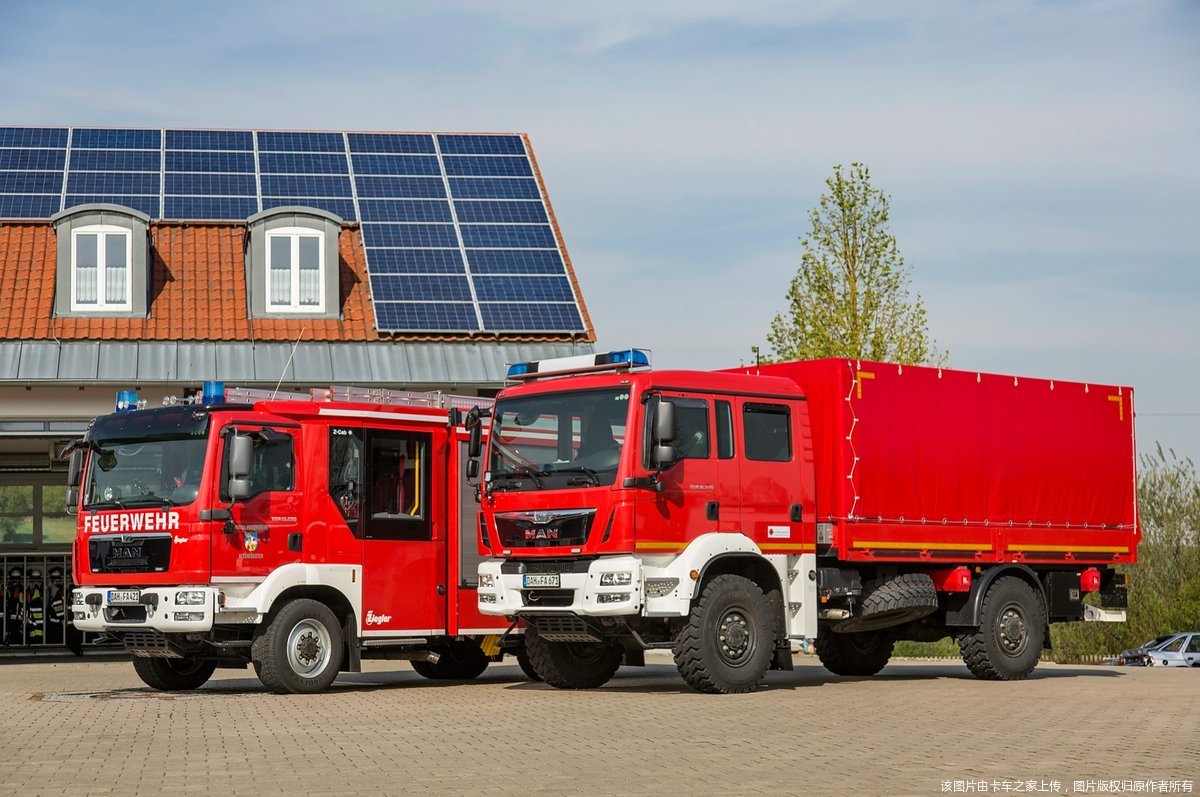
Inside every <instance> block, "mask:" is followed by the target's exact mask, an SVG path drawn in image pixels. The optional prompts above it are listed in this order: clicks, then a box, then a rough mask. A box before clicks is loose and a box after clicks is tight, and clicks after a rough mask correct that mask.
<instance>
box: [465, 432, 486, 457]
mask: <svg viewBox="0 0 1200 797" xmlns="http://www.w3.org/2000/svg"><path fill="white" fill-rule="evenodd" d="M482 453H483V425H482V424H478V423H477V424H475V425H474V426H472V427H471V433H470V436H469V437H468V438H467V456H468V457H470V458H471V459H472V460H475V459H476V458H478V457H479V455H480V454H482Z"/></svg>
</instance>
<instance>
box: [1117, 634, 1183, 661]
mask: <svg viewBox="0 0 1200 797" xmlns="http://www.w3.org/2000/svg"><path fill="white" fill-rule="evenodd" d="M1175 637H1176V634H1163V635H1162V636H1156V637H1155V638H1154V639H1151V640H1150V641H1149V642H1146V643H1144V644H1142V645H1138V646H1137V647H1136V648H1130V649H1129V650H1122V651H1121V655H1119V656H1117V664H1118V665H1119V666H1121V667H1145V666H1146V665H1147V664H1149V656H1150V651H1152V650H1158V649H1159V648H1160V647H1162V646H1163V645H1165V644H1167V643H1168V642H1170V641H1171V640H1172V639H1174V638H1175Z"/></svg>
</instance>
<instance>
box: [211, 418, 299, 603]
mask: <svg viewBox="0 0 1200 797" xmlns="http://www.w3.org/2000/svg"><path fill="white" fill-rule="evenodd" d="M239 433H240V434H249V435H251V436H252V437H253V439H254V449H253V460H252V463H253V464H252V466H251V471H250V496H249V497H248V498H246V499H245V500H243V501H238V502H237V503H235V504H233V505H232V507H231V508H230V515H231V516H232V520H231V522H229V523H222V522H216V523H214V524H213V525H214V530H213V532H212V535H213V542H212V545H213V557H212V573H213V580H214V581H220V580H223V579H224V580H238V579H244V578H250V579H257V580H261V579H262V578H263V577H264V576H266V574H267V573H269V572H271V571H272V570H274V569H275V568H277V567H280V566H281V565H284V564H287V563H289V562H298V561H300V554H299V553H298V552H296V551H293V550H291V549H290V548H289V546H288V537H289V535H291V534H294V533H296V532H299V531H300V518H301V513H302V512H303V511H304V510H303V507H304V491H303V489H302V486H301V485H302V482H301V481H300V480H299V479H298V474H297V469H298V468H297V466H298V462H299V459H300V458H299V457H298V456H297V453H298V452H299V451H300V438H299V434H300V430H299V429H296V428H272V427H269V426H268V427H259V426H246V427H244V428H242V427H239ZM229 439H230V435H229V434H225V435H223V443H222V448H223V449H224V447H225V446H227V445H228V442H229ZM228 462H229V460H228V458H227V456H226V455H225V454H224V452H223V453H222V456H221V463H222V465H221V477H220V482H219V484H218V485H217V491H218V493H219V494H220V502H221V503H222V504H224V505H226V506H228V505H229V503H230V502H229V496H228V495H226V494H225V493H226V489H227V484H228V482H229V469H228Z"/></svg>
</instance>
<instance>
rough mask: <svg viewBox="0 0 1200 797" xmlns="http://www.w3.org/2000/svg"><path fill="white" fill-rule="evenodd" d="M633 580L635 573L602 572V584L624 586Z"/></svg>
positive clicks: (605, 585)
mask: <svg viewBox="0 0 1200 797" xmlns="http://www.w3.org/2000/svg"><path fill="white" fill-rule="evenodd" d="M632 581H633V573H628V572H626V573H601V574H600V586H602V587H624V586H627V585H628V584H629V583H630V582H632Z"/></svg>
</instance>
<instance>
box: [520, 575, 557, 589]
mask: <svg viewBox="0 0 1200 797" xmlns="http://www.w3.org/2000/svg"><path fill="white" fill-rule="evenodd" d="M558 585H559V581H558V573H526V574H525V586H526V587H557V586H558Z"/></svg>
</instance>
